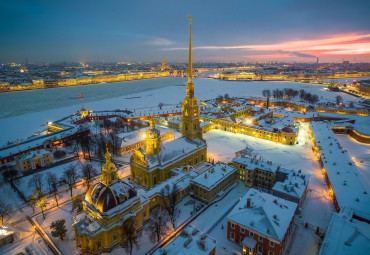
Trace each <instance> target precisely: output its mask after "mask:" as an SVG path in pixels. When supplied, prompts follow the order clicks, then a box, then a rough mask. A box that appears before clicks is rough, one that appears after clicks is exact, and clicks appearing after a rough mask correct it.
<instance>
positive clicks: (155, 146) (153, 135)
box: [145, 120, 161, 155]
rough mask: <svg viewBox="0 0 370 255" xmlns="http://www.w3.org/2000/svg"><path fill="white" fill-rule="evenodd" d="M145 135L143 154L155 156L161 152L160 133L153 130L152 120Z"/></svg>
mask: <svg viewBox="0 0 370 255" xmlns="http://www.w3.org/2000/svg"><path fill="white" fill-rule="evenodd" d="M145 135H146V138H145V152H146V153H148V154H152V155H157V154H158V153H159V152H160V151H161V133H160V131H159V130H158V129H156V128H155V126H154V123H153V120H150V129H149V130H147V131H146V134H145Z"/></svg>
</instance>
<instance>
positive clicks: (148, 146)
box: [130, 19, 207, 188]
mask: <svg viewBox="0 0 370 255" xmlns="http://www.w3.org/2000/svg"><path fill="white" fill-rule="evenodd" d="M189 35H190V39H189V68H188V84H187V86H186V97H185V98H184V101H183V104H182V119H181V120H182V122H181V130H182V136H183V137H181V138H178V139H175V140H172V141H170V142H168V143H166V144H163V145H162V144H161V139H160V132H159V130H158V129H156V128H155V127H154V124H153V123H152V124H151V127H150V129H149V130H148V132H147V134H146V140H145V150H143V149H138V150H135V151H134V154H133V155H132V156H131V158H130V168H131V177H132V178H133V179H134V180H135V182H136V183H138V184H140V185H143V186H145V187H147V188H151V187H153V186H155V185H157V184H159V183H161V182H163V181H165V180H167V179H168V178H170V177H171V173H170V170H171V169H173V168H176V167H180V166H186V165H197V164H199V163H201V162H203V161H205V160H206V156H207V144H206V142H205V141H204V140H203V138H202V130H201V127H200V125H199V104H198V100H197V99H196V98H195V97H194V84H193V70H192V55H191V19H190V32H189Z"/></svg>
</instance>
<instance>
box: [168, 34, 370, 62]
mask: <svg viewBox="0 0 370 255" xmlns="http://www.w3.org/2000/svg"><path fill="white" fill-rule="evenodd" d="M182 49H186V48H170V49H167V50H182ZM194 49H203V50H235V49H245V50H252V51H253V50H254V51H280V52H281V51H287V52H300V53H305V54H310V55H315V56H326V55H328V56H335V55H336V56H340V55H368V54H370V34H339V35H332V36H330V37H326V38H320V39H312V40H293V41H285V42H281V43H275V44H247V45H235V46H199V47H194ZM260 56H269V55H260ZM270 56H271V57H272V56H276V57H279V56H281V57H287V54H284V53H283V54H276V55H270ZM290 56H292V55H290Z"/></svg>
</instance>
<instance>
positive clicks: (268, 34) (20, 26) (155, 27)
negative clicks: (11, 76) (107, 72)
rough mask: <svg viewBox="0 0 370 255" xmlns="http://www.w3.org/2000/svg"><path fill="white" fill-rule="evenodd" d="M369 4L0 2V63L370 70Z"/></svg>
mask: <svg viewBox="0 0 370 255" xmlns="http://www.w3.org/2000/svg"><path fill="white" fill-rule="evenodd" d="M369 10H370V1H368V0H363V1H360V0H351V1H344V0H335V1H334V0H329V1H325V0H320V1H319V0H310V1H298V0H279V1H278V0H258V1H256V0H254V1H250V0H229V1H219V0H198V1H197V0H186V1H177V0H176V1H174V0H156V1H153V0H136V1H122V0H116V1H113V0H110V1H95V0H78V1H77V0H73V1H72V0H65V1H29V0H28V1H26V0H23V1H22V0H16V1H14V0H13V1H11V0H2V1H0V21H1V26H0V38H1V40H0V49H1V50H0V63H7V62H21V63H23V62H24V61H25V59H26V58H28V61H29V62H61V61H67V62H69V61H78V62H81V61H83V62H88V61H98V62H101V61H104V62H117V61H161V60H162V59H166V60H167V61H168V62H185V61H186V56H187V55H186V54H187V52H186V50H187V42H188V19H187V15H189V14H191V15H192V17H193V46H194V60H195V61H202V62H205V61H254V60H262V61H263V60H279V61H299V62H315V61H316V57H319V58H320V62H332V61H335V62H341V61H343V60H349V61H350V62H354V61H356V62H370V15H369Z"/></svg>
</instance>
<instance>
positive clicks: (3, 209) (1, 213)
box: [0, 200, 12, 225]
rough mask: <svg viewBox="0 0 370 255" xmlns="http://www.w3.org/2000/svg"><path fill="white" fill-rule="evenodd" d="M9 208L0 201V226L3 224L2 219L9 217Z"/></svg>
mask: <svg viewBox="0 0 370 255" xmlns="http://www.w3.org/2000/svg"><path fill="white" fill-rule="evenodd" d="M11 209H12V208H11V206H10V205H8V204H5V203H4V202H3V201H1V200H0V218H1V225H3V224H4V218H5V217H6V216H8V215H9V213H10V210H11Z"/></svg>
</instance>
